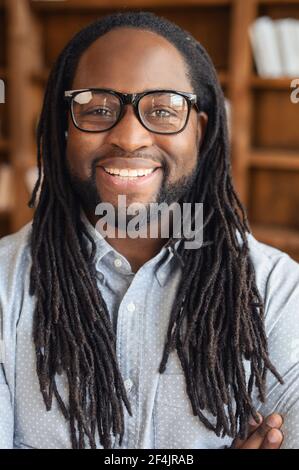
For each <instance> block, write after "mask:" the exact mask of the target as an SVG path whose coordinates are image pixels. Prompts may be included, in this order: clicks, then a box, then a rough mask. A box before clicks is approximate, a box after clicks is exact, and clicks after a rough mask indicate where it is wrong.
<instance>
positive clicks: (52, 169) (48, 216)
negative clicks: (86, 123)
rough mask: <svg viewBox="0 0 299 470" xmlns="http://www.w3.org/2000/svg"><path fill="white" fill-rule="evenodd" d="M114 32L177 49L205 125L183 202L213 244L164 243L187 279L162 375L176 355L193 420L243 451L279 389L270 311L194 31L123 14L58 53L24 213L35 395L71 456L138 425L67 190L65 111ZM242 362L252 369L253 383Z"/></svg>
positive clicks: (209, 69) (214, 89)
mask: <svg viewBox="0 0 299 470" xmlns="http://www.w3.org/2000/svg"><path fill="white" fill-rule="evenodd" d="M117 27H132V28H139V29H143V30H149V31H153V32H155V33H157V34H159V35H161V36H163V37H164V38H166V39H167V40H168V41H169V42H170V43H172V44H173V45H174V46H175V47H176V48H177V49H178V50H179V51H180V52H181V54H182V57H183V59H184V61H185V64H186V69H187V74H188V77H189V79H190V82H191V84H192V86H193V88H194V91H195V93H197V95H198V97H199V103H200V108H201V110H202V111H205V112H206V113H207V114H208V118H209V119H208V124H207V130H206V133H205V136H204V139H203V142H202V145H201V149H200V159H199V164H198V172H197V180H196V184H195V185H194V186H193V189H192V190H190V191H189V193H188V194H186V196H185V201H186V202H189V203H195V202H198V201H200V202H202V203H203V204H204V207H205V211H206V214H207V215H206V219H205V236H206V237H207V239H208V240H209V242H208V243H204V244H203V246H202V247H201V248H200V249H192V250H187V249H184V248H183V245H182V244H181V245H180V246H179V248H178V250H177V251H175V250H174V249H173V245H174V243H175V241H176V240H174V239H173V238H172V237H171V238H170V239H169V242H168V243H169V245H170V247H171V248H172V250H173V252H174V254H175V255H176V256H177V257H178V259H179V260H180V261H181V263H182V269H183V275H182V280H181V283H180V287H179V290H178V298H177V301H176V302H175V304H174V306H173V310H172V312H171V316H170V321H169V326H168V331H167V337H166V338H165V346H164V351H163V356H162V358H161V363H160V368H159V372H160V373H163V372H164V370H165V368H166V363H167V360H168V357H169V354H170V352H171V351H172V350H174V349H176V351H177V354H178V356H179V359H180V362H181V364H182V368H183V371H184V375H185V379H186V390H187V393H188V396H189V399H190V401H191V404H192V409H193V413H194V415H197V416H198V417H199V419H200V420H201V421H202V423H204V425H205V426H206V427H207V428H208V429H210V430H213V431H214V432H215V433H216V434H217V436H220V435H222V437H223V436H225V435H228V436H231V437H237V436H238V437H240V438H242V439H244V438H245V437H246V432H247V422H248V418H249V416H250V414H252V415H253V416H254V417H256V419H257V414H256V410H255V408H254V406H253V403H252V397H251V395H252V390H253V387H254V385H255V386H256V387H257V389H258V392H259V399H260V400H261V401H262V402H264V401H265V397H266V395H265V394H266V390H265V388H266V374H267V371H268V370H270V371H271V373H272V374H274V375H275V377H276V378H277V379H278V380H279V381H280V382H281V383H283V380H282V378H281V376H280V375H279V373H278V372H277V371H276V369H275V367H274V366H273V365H272V363H271V362H270V359H269V355H268V347H267V338H266V334H265V329H264V305H263V300H262V298H261V296H260V294H259V291H258V289H257V286H256V282H255V273H254V267H253V264H252V262H251V259H250V256H249V247H248V242H247V235H246V232H248V233H251V230H250V228H249V223H248V219H247V216H246V213H245V210H244V207H243V205H242V203H241V202H240V200H239V199H238V196H237V195H236V193H235V190H234V188H233V184H232V177H231V166H230V157H229V155H230V149H229V139H228V130H227V120H226V112H225V102H224V96H223V92H222V89H221V87H220V85H219V82H218V78H217V74H216V70H215V68H214V65H213V63H212V61H211V59H210V57H209V56H208V54H207V52H206V51H205V49H204V48H203V46H202V45H201V44H200V43H199V42H198V41H196V40H195V39H194V38H193V37H192V36H191V35H190V34H189V33H188V32H187V31H185V30H183V29H181V28H180V27H178V26H177V25H175V24H174V23H172V22H171V21H169V20H167V19H165V18H162V17H159V16H157V15H155V14H154V13H151V12H144V11H126V12H117V13H114V14H111V15H107V16H104V17H103V18H101V19H99V20H97V21H95V22H94V23H92V24H90V25H89V26H87V27H85V28H84V29H83V30H81V31H80V32H78V33H77V34H76V35H75V37H74V38H73V39H72V40H71V41H70V42H69V43H68V44H67V46H66V47H65V48H64V50H63V51H62V52H61V54H60V56H59V57H58V59H57V61H56V63H55V65H54V67H53V68H52V71H51V73H50V77H49V80H48V83H47V87H46V92H45V97H44V103H43V108H42V112H41V116H40V120H39V124H38V129H37V148H38V152H37V162H38V180H37V182H36V184H35V187H34V189H33V193H32V195H31V199H30V201H29V202H28V205H29V206H30V207H35V205H36V210H35V214H34V218H33V223H32V232H31V240H30V243H31V254H32V268H31V276H30V295H35V296H36V307H35V311H34V323H33V338H34V343H35V351H36V370H37V374H38V378H39V383H40V390H41V393H42V395H43V399H44V402H45V405H46V408H47V410H49V409H51V405H52V397H53V393H54V395H55V397H56V399H57V402H58V404H59V406H60V409H61V411H62V413H63V415H64V416H65V418H66V419H67V420H68V421H69V423H70V435H71V442H72V447H73V448H85V445H86V442H85V441H86V437H85V436H87V438H88V441H89V445H90V447H91V448H95V447H96V440H95V431H96V429H97V430H98V433H99V439H100V443H101V445H102V446H103V447H104V448H111V432H112V433H113V435H114V436H115V435H116V434H119V436H120V439H119V443H120V445H121V443H122V439H123V435H124V416H123V403H122V402H124V404H125V406H126V408H127V411H128V413H129V414H130V415H131V416H132V412H131V408H130V403H129V401H128V398H127V395H126V390H125V387H124V383H123V379H122V376H121V373H120V370H119V367H118V363H117V357H116V337H115V333H114V330H113V328H112V324H111V321H110V317H109V312H108V309H107V305H106V303H105V301H104V299H103V297H102V295H101V292H100V290H99V288H98V286H97V283H96V269H95V263H94V258H95V253H96V245H95V241H94V240H93V239H92V237H91V235H90V234H89V233H88V230H87V228H86V227H85V225H84V223H83V222H82V220H81V217H80V213H79V212H80V211H78V210H77V209H78V207H79V204H78V199H77V196H76V195H75V194H74V191H72V188H71V185H70V184H69V181H68V175H67V168H66V162H65V145H66V144H65V138H64V133H65V130H66V129H67V110H66V107H65V103H64V100H63V95H64V90H67V89H69V88H70V86H71V84H72V79H73V76H74V73H75V70H76V65H77V63H78V60H79V58H80V56H81V54H82V53H83V52H84V50H85V49H87V48H88V47H89V45H91V44H92V43H93V42H94V41H95V40H96V39H97V38H98V37H100V36H102V35H103V34H105V33H107V32H108V31H110V30H112V29H114V28H117ZM42 172H43V178H42ZM39 189H41V191H40V196H39V199H38V204H35V201H36V199H37V192H38V190H39ZM237 232H238V233H239V236H240V240H238V237H237ZM84 235H85V236H86V237H87V240H89V242H90V247H91V249H90V250H88V248H87V244H86V240H85V239H84ZM244 359H246V360H248V361H250V377H249V380H248V382H247V381H246V374H245V370H244V364H243V360H244ZM63 372H65V373H66V376H67V380H68V386H69V387H68V388H69V393H68V395H69V397H68V398H69V403H68V405H66V404H65V403H64V401H63V400H62V398H61V396H60V394H59V392H58V389H57V384H56V381H55V375H56V373H57V374H61V373H63ZM234 403H235V410H234V409H233V406H234ZM205 409H206V410H207V411H209V412H210V413H212V415H213V416H214V417H216V420H215V421H216V422H215V423H214V424H213V423H212V422H211V421H210V420H208V419H207V417H206V416H205V415H204V414H203V413H202V410H205Z"/></svg>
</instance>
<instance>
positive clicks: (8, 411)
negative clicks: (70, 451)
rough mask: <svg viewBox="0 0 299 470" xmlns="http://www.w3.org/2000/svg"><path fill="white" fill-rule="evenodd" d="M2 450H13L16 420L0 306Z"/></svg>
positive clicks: (0, 432)
mask: <svg viewBox="0 0 299 470" xmlns="http://www.w3.org/2000/svg"><path fill="white" fill-rule="evenodd" d="M0 322H1V331H0V332H1V337H0V449H12V448H13V435H14V418H13V406H12V402H11V394H10V389H9V386H8V383H7V381H6V374H5V362H4V360H5V351H4V340H3V323H2V322H3V315H2V309H1V305H0Z"/></svg>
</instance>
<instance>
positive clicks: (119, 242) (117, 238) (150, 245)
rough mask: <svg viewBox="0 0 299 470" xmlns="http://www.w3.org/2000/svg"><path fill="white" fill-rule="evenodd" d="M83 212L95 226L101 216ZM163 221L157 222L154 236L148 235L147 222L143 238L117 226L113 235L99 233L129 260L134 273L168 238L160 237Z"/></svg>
mask: <svg viewBox="0 0 299 470" xmlns="http://www.w3.org/2000/svg"><path fill="white" fill-rule="evenodd" d="M85 214H86V217H87V218H88V220H89V222H90V223H91V224H92V225H93V227H95V226H96V224H97V222H98V221H99V220H100V218H101V217H99V216H96V215H95V214H93V213H92V212H89V211H85ZM164 222H165V221H163V220H162V222H161V220H159V221H158V222H157V224H158V227H157V233H158V237H155V238H151V237H150V232H149V224H147V236H146V237H144V236H143V238H140V237H137V238H131V237H129V236H128V234H127V233H124V232H123V231H121V230H119V229H118V228H117V227H115V230H114V232H115V235H114V234H113V236H109V235H107V233H106V232H105V233H102V232H101V234H102V235H103V236H104V237H105V239H106V241H107V242H108V243H109V244H110V245H111V246H112V247H113V248H115V250H117V251H118V252H119V253H120V254H122V255H123V256H124V257H125V258H126V259H127V260H128V261H129V263H130V265H131V268H132V271H133V272H134V273H136V272H137V271H138V269H139V268H140V267H141V266H142V265H143V264H145V263H146V262H147V261H149V260H150V259H152V258H153V257H154V256H156V255H157V254H158V253H159V252H160V250H161V248H162V247H163V246H164V245H165V244H166V243H167V241H168V238H165V237H163V238H162V237H161V224H163V223H164ZM169 226H170V225H169ZM113 228H114V227H113Z"/></svg>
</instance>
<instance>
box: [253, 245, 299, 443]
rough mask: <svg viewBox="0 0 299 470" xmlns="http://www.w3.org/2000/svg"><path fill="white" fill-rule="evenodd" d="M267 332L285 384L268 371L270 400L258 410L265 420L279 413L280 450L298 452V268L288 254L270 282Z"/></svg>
mask: <svg viewBox="0 0 299 470" xmlns="http://www.w3.org/2000/svg"><path fill="white" fill-rule="evenodd" d="M265 328H266V333H267V337H268V348H269V356H270V360H271V362H272V364H273V365H274V366H275V367H276V369H277V371H278V372H279V373H280V375H281V376H282V378H283V380H284V384H283V385H281V384H280V382H278V380H277V379H276V378H275V376H274V375H272V373H271V372H270V371H268V375H267V400H266V403H265V404H262V405H261V406H259V407H257V409H258V411H260V413H262V415H263V416H267V415H269V414H271V413H274V412H276V413H280V414H281V415H282V416H283V419H284V423H283V426H282V428H281V430H282V432H283V434H284V440H283V443H282V445H281V449H298V448H299V264H298V263H297V262H296V261H294V260H293V259H292V258H290V257H289V256H288V255H287V254H285V253H284V254H282V255H281V256H280V257H278V259H276V260H275V263H274V266H273V267H272V269H271V271H270V273H269V276H268V279H267V284H266V292H265Z"/></svg>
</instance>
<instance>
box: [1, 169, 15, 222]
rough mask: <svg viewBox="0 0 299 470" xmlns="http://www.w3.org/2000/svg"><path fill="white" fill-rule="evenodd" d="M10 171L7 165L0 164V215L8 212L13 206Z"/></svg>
mask: <svg viewBox="0 0 299 470" xmlns="http://www.w3.org/2000/svg"><path fill="white" fill-rule="evenodd" d="M12 188H13V184H12V170H11V166H10V165H8V164H7V163H1V164H0V213H5V212H8V211H10V210H11V209H12V206H13V200H14V196H13V192H12Z"/></svg>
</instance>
